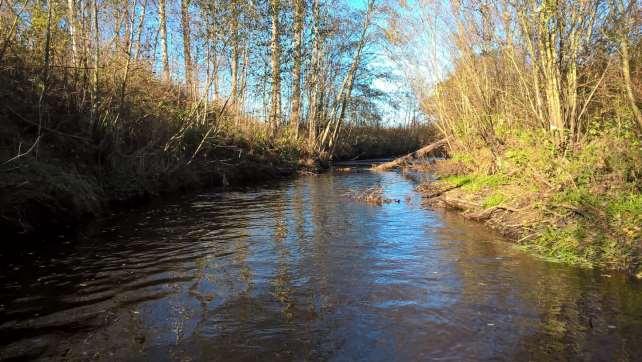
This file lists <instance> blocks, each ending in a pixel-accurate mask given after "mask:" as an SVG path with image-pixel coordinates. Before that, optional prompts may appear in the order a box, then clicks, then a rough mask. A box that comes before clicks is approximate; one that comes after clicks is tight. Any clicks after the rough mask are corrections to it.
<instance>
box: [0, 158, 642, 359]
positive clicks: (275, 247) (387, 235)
mask: <svg viewBox="0 0 642 362" xmlns="http://www.w3.org/2000/svg"><path fill="white" fill-rule="evenodd" d="M372 186H381V187H383V189H384V190H385V194H386V196H387V197H389V198H392V199H396V200H398V201H399V202H393V203H389V204H385V205H383V206H371V205H366V204H362V203H359V202H356V201H352V200H350V199H349V198H347V197H345V194H346V193H348V192H349V191H350V190H355V189H357V190H358V189H363V188H366V187H372ZM415 186H416V180H415V178H413V177H408V176H407V175H402V174H400V173H397V172H385V173H373V172H367V171H364V172H349V173H327V174H322V175H316V176H314V175H311V176H302V177H299V178H297V179H295V180H289V181H283V182H280V183H278V184H275V185H270V186H262V187H257V188H250V189H246V190H239V191H227V192H218V191H213V192H204V193H200V194H197V195H193V196H189V197H183V198H182V199H180V200H174V201H169V202H167V201H165V203H163V204H158V205H151V206H148V207H146V208H142V209H141V208H139V209H135V210H131V211H128V212H126V213H121V214H120V215H116V216H113V217H110V218H109V219H107V220H103V221H101V222H99V223H97V224H96V225H95V227H94V230H93V231H87V232H86V233H85V235H84V236H81V237H79V238H78V239H77V240H65V239H62V240H56V239H57V238H52V240H51V241H49V242H48V243H47V244H48V245H50V247H44V248H43V247H39V248H38V249H37V250H33V251H30V250H29V249H26V250H24V251H21V252H20V253H15V252H13V253H10V252H4V253H3V254H2V256H0V359H9V358H38V359H56V360H87V359H95V360H141V359H142V360H153V361H162V360H226V361H227V360H339V361H342V360H367V361H390V360H432V359H435V360H455V361H462V360H488V359H494V360H551V359H552V360H566V359H583V360H640V358H642V285H641V284H640V283H639V282H635V281H631V280H628V279H627V278H626V277H625V276H623V275H617V274H611V275H607V274H604V272H600V271H592V270H582V269H578V268H573V267H569V266H563V265H559V264H555V263H550V262H545V261H543V260H539V259H537V258H534V257H532V256H529V255H526V254H524V253H523V252H521V251H519V250H517V249H515V248H514V247H513V246H512V245H511V244H510V243H507V242H505V241H502V239H501V238H500V237H498V236H497V235H496V234H493V233H492V232H489V231H488V230H486V229H485V228H484V227H482V226H480V225H477V224H474V223H471V222H469V221H466V220H463V219H462V218H461V217H459V216H457V215H453V214H448V213H445V212H442V211H433V210H430V209H427V208H424V207H423V206H422V205H421V199H420V197H419V195H418V194H417V193H416V192H415V191H414V188H415ZM61 244H62V245H64V247H61V246H60V245H61Z"/></svg>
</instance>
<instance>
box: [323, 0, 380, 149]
mask: <svg viewBox="0 0 642 362" xmlns="http://www.w3.org/2000/svg"><path fill="white" fill-rule="evenodd" d="M373 9H374V0H370V1H369V2H368V10H367V13H366V18H365V20H364V23H363V29H362V30H361V37H360V38H359V43H358V45H357V51H356V53H355V55H354V58H353V60H352V65H351V66H350V70H349V71H348V74H346V78H345V79H344V81H343V84H342V86H341V89H340V90H339V94H338V95H337V103H338V111H339V114H338V116H337V117H336V120H334V129H333V130H332V137H331V138H330V139H328V140H327V142H328V148H329V149H330V151H331V152H330V153H331V154H332V152H334V145H335V141H336V138H337V137H338V135H339V129H340V127H341V123H342V122H343V118H344V116H345V112H346V107H347V105H348V101H349V100H350V98H351V95H352V87H353V85H354V78H355V76H356V73H357V70H358V69H359V64H360V63H361V52H362V51H363V47H364V46H365V43H366V33H367V31H368V28H369V27H370V21H371V19H372V12H373ZM333 113H334V112H333ZM334 118H335V117H331V120H332V119H334ZM332 124H333V122H328V125H327V126H326V128H325V130H324V133H323V138H322V139H321V143H320V151H321V152H323V151H325V144H326V139H327V137H328V135H329V132H330V129H331V125H332Z"/></svg>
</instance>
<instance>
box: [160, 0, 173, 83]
mask: <svg viewBox="0 0 642 362" xmlns="http://www.w3.org/2000/svg"><path fill="white" fill-rule="evenodd" d="M158 22H159V24H158V26H159V28H160V29H159V30H160V38H161V63H162V65H163V81H164V82H169V81H170V73H169V58H168V56H167V16H166V14H165V0H158Z"/></svg>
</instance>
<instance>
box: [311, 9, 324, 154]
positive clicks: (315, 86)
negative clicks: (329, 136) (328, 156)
mask: <svg viewBox="0 0 642 362" xmlns="http://www.w3.org/2000/svg"><path fill="white" fill-rule="evenodd" d="M312 17H313V33H314V40H313V42H314V43H313V46H312V65H311V67H310V68H311V75H310V79H311V81H310V87H311V88H312V90H311V97H310V112H309V116H308V147H309V149H310V150H314V149H315V148H316V140H317V120H318V117H319V110H320V109H319V108H320V105H321V97H320V94H319V92H320V91H321V87H320V77H319V73H320V63H321V60H320V59H321V56H322V55H321V42H322V39H321V36H322V35H321V23H320V22H321V16H320V9H319V0H314V2H313V4H312Z"/></svg>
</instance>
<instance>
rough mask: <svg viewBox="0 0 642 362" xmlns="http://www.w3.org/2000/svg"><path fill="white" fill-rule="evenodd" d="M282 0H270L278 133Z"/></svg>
mask: <svg viewBox="0 0 642 362" xmlns="http://www.w3.org/2000/svg"><path fill="white" fill-rule="evenodd" d="M280 5H281V4H280V0H270V10H271V15H272V41H271V43H270V48H271V51H272V111H271V112H270V123H271V125H272V132H273V133H276V131H277V128H278V125H279V119H280V117H281V43H280V35H281V27H280V25H279V15H280Z"/></svg>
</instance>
